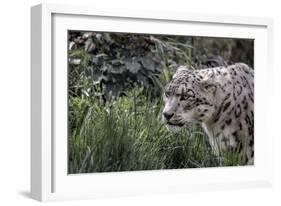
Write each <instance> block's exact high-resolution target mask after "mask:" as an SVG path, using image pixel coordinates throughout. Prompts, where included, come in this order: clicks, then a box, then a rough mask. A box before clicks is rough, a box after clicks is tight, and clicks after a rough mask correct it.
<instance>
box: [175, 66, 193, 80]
mask: <svg viewBox="0 0 281 206" xmlns="http://www.w3.org/2000/svg"><path fill="white" fill-rule="evenodd" d="M188 71H189V69H188V68H187V67H186V66H180V67H179V68H177V71H176V73H175V74H174V75H173V79H174V78H177V77H179V76H181V75H182V74H184V73H186V72H188Z"/></svg>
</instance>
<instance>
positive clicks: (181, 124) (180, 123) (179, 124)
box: [166, 122, 184, 127]
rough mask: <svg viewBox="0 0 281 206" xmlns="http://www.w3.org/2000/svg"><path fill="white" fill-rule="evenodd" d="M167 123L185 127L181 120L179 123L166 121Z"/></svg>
mask: <svg viewBox="0 0 281 206" xmlns="http://www.w3.org/2000/svg"><path fill="white" fill-rule="evenodd" d="M166 124H167V125H169V126H176V127H183V126H184V123H182V122H179V123H173V122H166Z"/></svg>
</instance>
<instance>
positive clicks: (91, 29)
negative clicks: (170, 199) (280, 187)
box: [31, 4, 273, 201]
mask: <svg viewBox="0 0 281 206" xmlns="http://www.w3.org/2000/svg"><path fill="white" fill-rule="evenodd" d="M31 26H32V30H31V41H32V45H31V48H32V64H31V65H32V68H31V73H32V78H31V79H32V88H31V93H32V100H31V103H32V105H31V107H32V114H31V119H32V129H31V131H32V132H31V133H32V136H31V144H32V145H31V148H32V150H31V163H32V168H31V194H32V197H33V198H34V199H37V200H40V201H51V200H66V199H83V198H97V197H113V196H121V195H137V194H153V193H174V192H185V191H186V192H188V191H205V190H207V191H208V190H214V189H220V190H224V189H234V188H246V187H269V186H272V178H273V175H272V173H273V168H272V167H273V160H272V158H273V151H272V148H273V143H272V142H273V135H272V133H270V130H269V129H268V128H269V115H268V114H267V108H270V104H271V101H270V92H268V91H269V88H270V87H271V86H272V85H271V81H270V79H271V78H272V76H273V67H272V56H273V55H272V44H273V43H272V28H273V22H272V20H271V19H268V18H260V17H234V16H219V15H218V16H216V15H203V14H200V15H199V14H188V13H169V14H167V13H161V12H148V11H132V10H130V11H128V10H125V9H124V10H120V9H118V10H114V9H110V8H90V7H77V6H75V7H74V6H65V5H55V4H41V5H38V6H34V7H32V9H31Z"/></svg>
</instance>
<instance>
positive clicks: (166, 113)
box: [163, 112, 174, 120]
mask: <svg viewBox="0 0 281 206" xmlns="http://www.w3.org/2000/svg"><path fill="white" fill-rule="evenodd" d="M163 115H164V117H165V118H166V119H167V120H170V119H171V118H172V116H174V113H169V112H163Z"/></svg>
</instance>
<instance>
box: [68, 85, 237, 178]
mask: <svg viewBox="0 0 281 206" xmlns="http://www.w3.org/2000/svg"><path fill="white" fill-rule="evenodd" d="M162 107H163V103H162V102H161V100H157V99H154V100H152V99H151V98H150V97H149V96H148V95H143V94H140V93H139V89H133V90H131V91H130V92H127V93H126V95H125V96H123V97H120V98H118V99H117V100H116V101H113V102H112V103H110V104H106V105H103V104H101V103H100V102H99V101H98V100H97V99H95V98H94V97H93V98H86V97H85V98H80V97H79V98H78V97H70V99H69V149H68V151H69V173H71V174H73V173H90V172H111V171H133V170H155V169H176V168H198V167H215V166H223V165H225V166H227V165H237V164H239V161H240V160H239V158H237V155H232V156H231V155H229V154H228V155H225V156H223V157H222V158H217V157H215V156H214V155H213V154H212V152H211V148H210V146H209V144H208V141H207V137H206V135H205V134H204V132H203V131H202V130H201V128H200V127H198V126H196V125H194V126H193V127H192V128H185V129H183V130H181V131H180V132H178V133H172V132H169V131H168V130H167V129H166V127H165V125H164V124H163V123H162V121H161V111H162Z"/></svg>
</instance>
